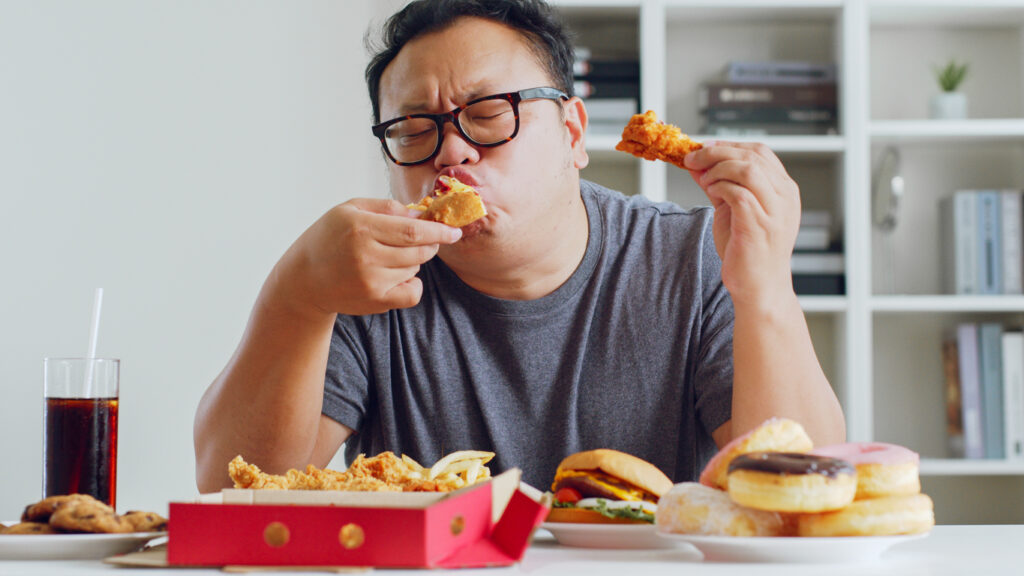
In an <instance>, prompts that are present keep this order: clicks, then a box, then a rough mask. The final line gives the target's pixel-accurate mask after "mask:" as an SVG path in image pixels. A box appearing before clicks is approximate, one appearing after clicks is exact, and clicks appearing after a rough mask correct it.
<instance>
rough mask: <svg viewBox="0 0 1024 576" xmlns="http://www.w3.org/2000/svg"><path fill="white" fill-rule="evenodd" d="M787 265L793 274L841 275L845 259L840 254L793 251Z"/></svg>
mask: <svg viewBox="0 0 1024 576" xmlns="http://www.w3.org/2000/svg"><path fill="white" fill-rule="evenodd" d="M789 263H790V269H791V270H792V271H793V274H842V273H843V272H844V267H845V265H846V259H845V258H844V257H843V253H842V252H827V251H817V250H815V251H793V256H792V257H791V258H790V262H789Z"/></svg>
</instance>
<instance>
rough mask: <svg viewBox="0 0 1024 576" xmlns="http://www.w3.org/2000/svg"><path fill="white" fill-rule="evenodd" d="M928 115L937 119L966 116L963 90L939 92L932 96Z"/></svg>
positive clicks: (955, 118) (965, 100)
mask: <svg viewBox="0 0 1024 576" xmlns="http://www.w3.org/2000/svg"><path fill="white" fill-rule="evenodd" d="M929 116H930V117H931V118H934V119H937V120H961V119H963V118H967V95H966V94H964V93H963V92H940V93H939V94H936V95H934V96H932V100H931V106H930V107H929Z"/></svg>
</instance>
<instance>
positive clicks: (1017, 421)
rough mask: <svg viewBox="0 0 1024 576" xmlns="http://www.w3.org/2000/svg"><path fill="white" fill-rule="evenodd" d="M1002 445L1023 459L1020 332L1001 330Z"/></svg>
mask: <svg viewBox="0 0 1024 576" xmlns="http://www.w3.org/2000/svg"><path fill="white" fill-rule="evenodd" d="M1002 348H1003V429H1004V431H1005V433H1004V435H1003V445H1004V447H1005V450H1006V457H1007V458H1009V459H1012V460H1024V332H1021V331H1019V330H1007V331H1006V332H1003V341H1002Z"/></svg>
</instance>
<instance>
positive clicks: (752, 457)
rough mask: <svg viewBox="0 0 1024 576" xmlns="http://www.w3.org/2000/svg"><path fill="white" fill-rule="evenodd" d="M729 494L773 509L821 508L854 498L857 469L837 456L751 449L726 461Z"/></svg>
mask: <svg viewBox="0 0 1024 576" xmlns="http://www.w3.org/2000/svg"><path fill="white" fill-rule="evenodd" d="M728 484H729V496H730V497H731V498H732V499H733V501H735V502H736V503H737V504H740V505H743V506H749V507H751V508H756V509H758V510H770V511H775V512H824V511H827V510H838V509H840V508H842V507H844V506H846V505H848V504H849V503H850V502H852V501H853V496H854V494H856V492H857V469H856V468H854V466H853V465H852V464H850V463H849V462H847V461H845V460H840V459H838V458H828V457H825V456H816V455H813V454H804V453H796V452H754V453H750V454H744V455H742V456H738V457H737V458H735V459H733V461H732V462H731V463H730V464H729V482H728Z"/></svg>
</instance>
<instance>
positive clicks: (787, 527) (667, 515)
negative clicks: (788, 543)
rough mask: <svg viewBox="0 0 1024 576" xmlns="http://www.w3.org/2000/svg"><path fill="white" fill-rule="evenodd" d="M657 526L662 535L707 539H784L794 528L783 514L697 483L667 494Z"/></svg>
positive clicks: (680, 485) (683, 484)
mask: <svg viewBox="0 0 1024 576" xmlns="http://www.w3.org/2000/svg"><path fill="white" fill-rule="evenodd" d="M655 523H656V524H657V526H658V530H660V531H662V532H672V533H676V534H703V535H708V536H785V535H788V534H789V533H790V532H791V531H792V530H793V528H794V527H793V525H792V524H791V523H790V522H787V521H786V518H785V517H783V515H781V514H778V513H775V512H765V511H763V510H754V509H753V508H746V507H744V506H740V505H739V504H736V503H735V502H733V501H732V500H731V499H730V498H729V495H728V494H726V493H725V492H723V491H721V490H716V489H714V488H709V487H707V486H704V485H703V484H698V483H696V482H683V483H680V484H676V485H675V486H673V487H672V489H671V490H669V491H668V492H667V493H665V494H664V495H663V496H662V497H661V499H660V500H658V513H657V515H655Z"/></svg>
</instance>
